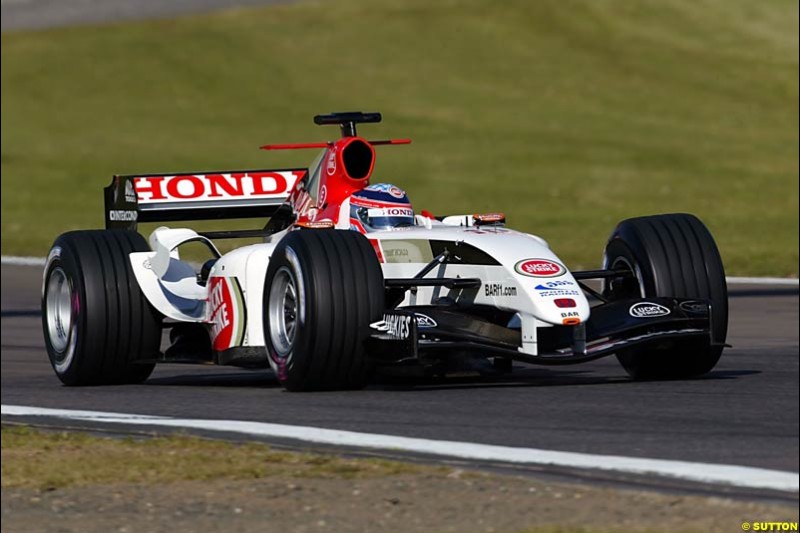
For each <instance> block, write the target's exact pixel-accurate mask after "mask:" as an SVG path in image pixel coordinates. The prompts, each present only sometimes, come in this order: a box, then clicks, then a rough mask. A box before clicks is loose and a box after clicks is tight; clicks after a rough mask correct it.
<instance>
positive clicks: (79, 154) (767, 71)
mask: <svg viewBox="0 0 800 533" xmlns="http://www.w3.org/2000/svg"><path fill="white" fill-rule="evenodd" d="M350 109H363V110H379V111H382V112H383V113H384V120H385V123H384V124H383V125H381V126H364V127H362V130H361V131H362V133H364V134H366V135H368V136H369V137H373V138H384V137H388V136H410V137H412V138H413V139H414V141H415V142H414V144H412V145H411V146H410V147H386V148H379V151H380V154H379V160H378V164H377V167H376V174H375V179H376V180H382V181H392V182H395V183H398V184H400V185H401V186H403V187H405V188H406V189H407V190H408V191H409V193H410V195H411V198H412V200H414V202H415V206H416V207H417V208H427V209H430V210H432V211H434V212H437V213H456V212H475V211H483V210H503V211H505V212H506V213H507V215H508V218H509V222H510V224H511V225H512V226H514V227H517V228H520V229H524V230H529V231H532V232H535V233H538V234H540V235H542V236H543V237H545V238H546V239H548V240H549V241H550V242H551V244H552V246H553V247H554V249H555V251H556V252H557V253H558V254H559V255H560V256H561V257H562V258H563V259H564V260H565V262H566V263H567V264H569V265H570V266H571V267H572V268H579V267H596V266H597V265H598V264H599V260H600V257H601V254H602V248H603V245H604V242H605V239H606V237H607V235H608V234H609V232H610V231H611V229H612V228H613V226H614V224H615V223H616V222H617V221H619V220H621V219H623V218H627V217H631V216H637V215H643V214H649V213H658V212H677V211H685V212H692V213H695V214H697V215H698V216H700V218H701V219H703V220H704V221H705V222H706V223H707V224H708V226H709V227H710V228H711V230H712V232H713V233H714V235H715V236H716V238H717V241H718V243H719V245H720V248H721V250H722V254H723V259H724V261H725V264H726V267H727V270H728V273H729V274H752V275H778V276H786V275H793V276H796V275H797V273H798V3H797V1H785V0H771V1H769V2H752V1H749V0H702V1H697V2H689V1H677V0H671V1H665V0H646V1H640V2H628V1H624V0H600V1H588V0H586V1H580V2H578V1H565V0H552V1H537V2H527V1H524V0H514V1H508V2H490V1H488V0H485V1H477V0H447V1H441V2H428V1H427V0H407V1H403V2H399V3H398V2H395V1H391V0H375V1H370V2H367V1H357V0H338V1H336V2H335V3H331V2H301V3H298V4H292V5H285V6H274V7H265V8H259V9H247V10H233V11H228V12H223V13H218V14H212V15H203V16H196V17H187V18H181V19H176V20H167V21H147V22H136V23H125V24H118V25H108V26H101V27H88V28H72V29H57V30H47V31H37V32H21V33H11V34H3V36H2V132H3V134H2V169H1V174H2V180H0V181H1V182H2V253H3V254H12V253H13V254H31V255H39V256H41V255H44V254H46V252H47V249H48V247H49V245H50V243H51V242H52V240H53V238H54V237H55V236H56V235H57V234H58V233H60V232H62V231H65V230H68V229H73V228H85V227H99V226H101V225H102V194H101V187H102V186H104V185H106V184H107V182H108V180H109V177H110V175H111V174H113V173H136V172H144V171H162V170H198V169H222V168H242V167H250V166H253V167H279V166H283V165H297V164H305V163H306V162H307V161H308V160H310V159H311V157H312V156H313V154H310V153H300V152H290V153H268V152H261V151H258V150H257V149H256V147H257V146H258V145H259V144H263V143H267V142H291V141H310V140H321V139H326V138H329V137H330V136H333V135H336V134H337V132H336V130H335V129H332V128H326V129H320V128H318V127H316V126H314V125H313V124H312V123H311V116H312V115H313V114H315V113H319V112H328V111H334V110H350Z"/></svg>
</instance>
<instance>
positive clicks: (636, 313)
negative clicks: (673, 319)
mask: <svg viewBox="0 0 800 533" xmlns="http://www.w3.org/2000/svg"><path fill="white" fill-rule="evenodd" d="M628 313H629V314H630V315H631V316H632V317H634V318H654V317H658V316H667V315H668V314H670V310H669V308H668V307H664V306H663V305H660V304H657V303H653V302H639V303H638V304H633V305H632V306H631V308H630V309H629V310H628Z"/></svg>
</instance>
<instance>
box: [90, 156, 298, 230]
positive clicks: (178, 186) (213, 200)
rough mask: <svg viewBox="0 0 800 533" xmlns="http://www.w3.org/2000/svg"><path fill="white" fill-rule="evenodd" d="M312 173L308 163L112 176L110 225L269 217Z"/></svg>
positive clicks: (125, 226) (107, 201) (131, 226)
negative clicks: (306, 166) (278, 167)
mask: <svg viewBox="0 0 800 533" xmlns="http://www.w3.org/2000/svg"><path fill="white" fill-rule="evenodd" d="M307 173H308V170H307V169H304V168H292V169H282V170H226V171H221V172H183V173H180V174H134V175H126V176H114V178H113V180H112V182H111V185H109V186H108V187H106V188H105V214H106V229H127V230H131V231H136V228H137V225H138V223H139V222H174V221H178V220H208V219H231V218H269V217H271V216H272V215H273V214H274V213H275V212H276V211H277V210H278V208H279V207H280V206H281V204H283V203H284V202H285V201H286V200H287V199H288V198H289V193H290V192H291V191H292V189H293V188H294V186H295V184H296V183H297V182H298V181H299V180H302V179H303V178H304V177H305V176H306V174H307Z"/></svg>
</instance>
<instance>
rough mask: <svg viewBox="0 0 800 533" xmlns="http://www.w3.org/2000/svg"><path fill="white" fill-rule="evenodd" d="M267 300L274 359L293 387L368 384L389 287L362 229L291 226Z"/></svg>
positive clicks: (269, 278) (272, 266)
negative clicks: (370, 353)
mask: <svg viewBox="0 0 800 533" xmlns="http://www.w3.org/2000/svg"><path fill="white" fill-rule="evenodd" d="M263 302H264V337H265V340H266V344H267V350H268V353H269V360H270V365H271V366H272V368H273V370H275V373H276V375H277V376H278V380H279V381H280V382H281V384H282V385H283V386H284V387H285V388H286V389H288V390H290V391H310V390H332V389H357V388H361V387H363V386H364V385H366V382H367V375H368V372H367V370H368V361H367V353H366V348H365V341H366V339H367V337H368V336H369V333H370V327H369V325H370V324H371V323H373V322H375V321H377V320H380V317H381V315H382V313H383V304H384V286H383V273H382V271H381V267H380V263H379V262H378V259H377V257H376V255H375V252H374V250H373V248H372V246H371V245H370V244H369V241H367V239H366V238H365V237H364V236H363V235H361V234H359V233H357V232H354V231H340V230H299V231H292V232H290V233H289V234H288V235H286V237H284V238H283V239H282V240H281V241H280V243H279V244H278V246H277V247H276V248H275V251H274V252H273V254H272V257H271V259H270V262H269V268H268V269H267V274H266V282H265V284H264V300H263Z"/></svg>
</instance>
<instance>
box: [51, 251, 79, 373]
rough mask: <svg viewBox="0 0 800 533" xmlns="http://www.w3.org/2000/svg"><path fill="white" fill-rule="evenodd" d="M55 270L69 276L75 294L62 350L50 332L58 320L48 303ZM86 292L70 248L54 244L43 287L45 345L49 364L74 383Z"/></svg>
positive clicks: (71, 289) (69, 282)
mask: <svg viewBox="0 0 800 533" xmlns="http://www.w3.org/2000/svg"><path fill="white" fill-rule="evenodd" d="M56 270H61V271H62V272H63V273H64V274H65V275H66V283H67V284H68V285H69V290H70V294H71V296H72V302H71V308H70V313H71V318H70V321H69V323H70V326H69V330H68V332H67V334H68V338H67V341H66V345H65V347H64V348H63V349H61V347H60V346H58V347H56V346H54V343H53V341H52V339H51V335H50V334H49V332H50V331H51V329H52V328H53V322H55V321H56V319H55V317H53V316H52V315H51V313H50V312H49V310H48V308H47V305H46V302H47V299H48V298H49V297H50V296H51V290H52V289H54V287H53V286H52V283H51V279H52V276H53V274H54V271H56ZM83 293H85V290H84V287H83V279H82V276H80V274H79V271H78V266H77V265H76V264H75V261H74V260H73V258H72V255H71V253H70V252H69V251H68V252H67V253H66V254H64V248H63V247H62V246H58V245H56V246H54V247H53V249H52V250H51V251H50V254H49V256H48V258H47V262H46V263H45V270H44V281H43V286H42V310H43V313H42V325H43V328H44V332H45V334H44V341H45V348H46V349H47V354H48V357H49V359H50V364H51V366H52V367H53V371H54V372H55V373H56V375H57V376H58V378H59V379H60V380H61V381H62V382H63V383H64V384H66V385H74V384H77V382H78V381H79V379H78V374H79V369H78V366H79V365H80V363H81V361H79V360H76V357H75V355H76V352H77V351H78V344H79V342H80V340H81V335H80V334H79V331H80V330H81V329H82V328H81V327H80V326H79V324H78V321H79V320H80V319H81V315H80V304H81V301H84V300H83V299H82V298H81V294H83Z"/></svg>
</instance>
